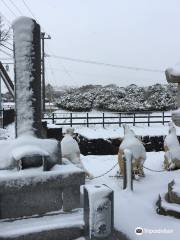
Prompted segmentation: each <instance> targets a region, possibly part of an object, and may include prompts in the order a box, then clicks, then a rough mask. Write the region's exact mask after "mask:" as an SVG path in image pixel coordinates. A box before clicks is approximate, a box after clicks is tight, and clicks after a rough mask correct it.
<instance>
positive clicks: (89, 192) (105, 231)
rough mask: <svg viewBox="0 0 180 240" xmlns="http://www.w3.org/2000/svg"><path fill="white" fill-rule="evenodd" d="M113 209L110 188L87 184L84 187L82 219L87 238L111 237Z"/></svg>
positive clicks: (95, 239)
mask: <svg viewBox="0 0 180 240" xmlns="http://www.w3.org/2000/svg"><path fill="white" fill-rule="evenodd" d="M113 211H114V204H113V190H112V189H110V188H109V187H108V186H106V185H88V186H85V187H84V221H85V236H86V238H87V239H92V240H97V239H103V240H110V239H112V232H113V227H114V212H113Z"/></svg>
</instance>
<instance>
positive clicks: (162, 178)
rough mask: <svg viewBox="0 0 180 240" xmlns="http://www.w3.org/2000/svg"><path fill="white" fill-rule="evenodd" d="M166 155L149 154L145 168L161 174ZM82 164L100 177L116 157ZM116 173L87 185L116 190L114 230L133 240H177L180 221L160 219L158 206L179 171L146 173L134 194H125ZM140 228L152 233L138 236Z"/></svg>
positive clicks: (95, 158)
mask: <svg viewBox="0 0 180 240" xmlns="http://www.w3.org/2000/svg"><path fill="white" fill-rule="evenodd" d="M163 155H164V153H163V152H150V153H147V160H146V162H145V166H146V167H148V168H151V169H154V170H162V169H163V167H162V165H163ZM82 161H83V164H84V166H85V167H86V169H88V171H89V172H90V173H91V174H93V175H94V176H99V175H101V174H102V173H104V172H106V171H107V170H109V169H110V168H111V167H112V166H113V165H114V164H115V163H116V162H117V156H116V155H113V156H92V155H91V156H82ZM117 170H118V166H117V167H116V168H115V169H113V170H112V171H111V172H110V173H108V174H107V175H105V176H103V177H100V178H97V179H94V180H88V181H87V182H86V184H106V185H108V186H109V187H111V188H112V189H113V190H114V201H115V202H114V214H115V216H114V217H115V228H116V229H118V230H120V231H122V232H124V233H125V234H127V236H129V238H130V239H131V240H136V239H140V238H141V239H143V240H156V239H157V240H178V239H179V236H180V227H179V226H180V225H179V224H180V222H179V220H178V219H175V218H173V217H168V216H166V217H165V216H161V215H158V214H157V213H156V206H155V203H156V201H157V199H158V195H159V193H160V194H162V193H166V192H167V185H168V183H169V182H170V181H171V180H172V179H174V178H179V175H180V170H177V171H172V172H151V171H148V170H145V175H146V176H145V178H142V179H140V180H139V181H134V191H133V192H126V191H125V190H123V189H122V186H123V182H122V179H119V178H114V177H112V176H114V175H115V174H116V172H117ZM179 210H180V207H179ZM137 227H142V228H144V229H147V230H146V231H148V229H149V233H145V234H143V235H142V236H137V235H136V234H135V229H136V228H137ZM151 230H162V231H166V230H167V231H169V233H166V234H165V233H161V234H160V233H156V234H155V233H152V231H151ZM167 231H166V232H167ZM150 232H151V233H150Z"/></svg>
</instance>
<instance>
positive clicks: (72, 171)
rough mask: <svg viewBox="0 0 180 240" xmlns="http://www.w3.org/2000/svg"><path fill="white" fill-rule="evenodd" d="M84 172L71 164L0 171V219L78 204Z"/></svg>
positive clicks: (40, 212)
mask: <svg viewBox="0 0 180 240" xmlns="http://www.w3.org/2000/svg"><path fill="white" fill-rule="evenodd" d="M84 182H85V174H84V172H83V171H82V170H80V169H78V168H77V167H75V166H74V165H56V166H55V167H54V168H53V169H52V170H51V171H48V172H43V170H42V168H38V169H27V170H22V171H19V172H17V171H16V172H14V171H7V170H4V171H3V170H2V171H0V219H6V218H11V219H13V218H21V217H24V216H32V215H42V214H45V213H47V212H51V211H58V210H60V209H62V208H63V209H64V210H66V211H70V210H72V209H75V208H79V207H80V186H81V185H83V184H84Z"/></svg>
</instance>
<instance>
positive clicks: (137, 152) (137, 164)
mask: <svg viewBox="0 0 180 240" xmlns="http://www.w3.org/2000/svg"><path fill="white" fill-rule="evenodd" d="M123 127H124V138H123V141H122V143H121V144H120V146H119V152H118V162H119V168H120V175H122V176H123V175H124V157H126V156H125V150H129V151H130V152H131V153H132V170H133V174H134V175H138V176H144V171H143V163H144V161H145V160H146V150H145V148H144V146H143V144H142V142H141V141H140V140H139V139H138V138H137V137H136V136H135V133H134V132H133V130H131V129H130V128H129V127H128V126H127V125H124V126H123Z"/></svg>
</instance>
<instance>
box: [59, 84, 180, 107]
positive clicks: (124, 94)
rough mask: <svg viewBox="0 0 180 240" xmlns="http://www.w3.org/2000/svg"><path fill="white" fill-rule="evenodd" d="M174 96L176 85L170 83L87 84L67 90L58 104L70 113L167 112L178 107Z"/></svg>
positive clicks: (175, 94)
mask: <svg viewBox="0 0 180 240" xmlns="http://www.w3.org/2000/svg"><path fill="white" fill-rule="evenodd" d="M176 96H177V86H176V85H173V84H169V85H161V84H155V85H152V86H149V87H139V86H137V85H135V84H131V85H129V86H127V87H118V86H116V85H114V84H111V85H107V86H100V85H94V86H93V85H87V86H83V87H80V88H74V89H71V91H66V92H65V93H64V94H63V95H62V96H61V97H60V98H59V99H58V101H57V105H58V107H60V108H63V109H66V110H69V111H90V110H92V109H97V110H102V111H116V112H121V111H122V112H133V111H155V110H156V111H162V110H164V111H166V110H171V109H175V108H176V107H177V106H176Z"/></svg>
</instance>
